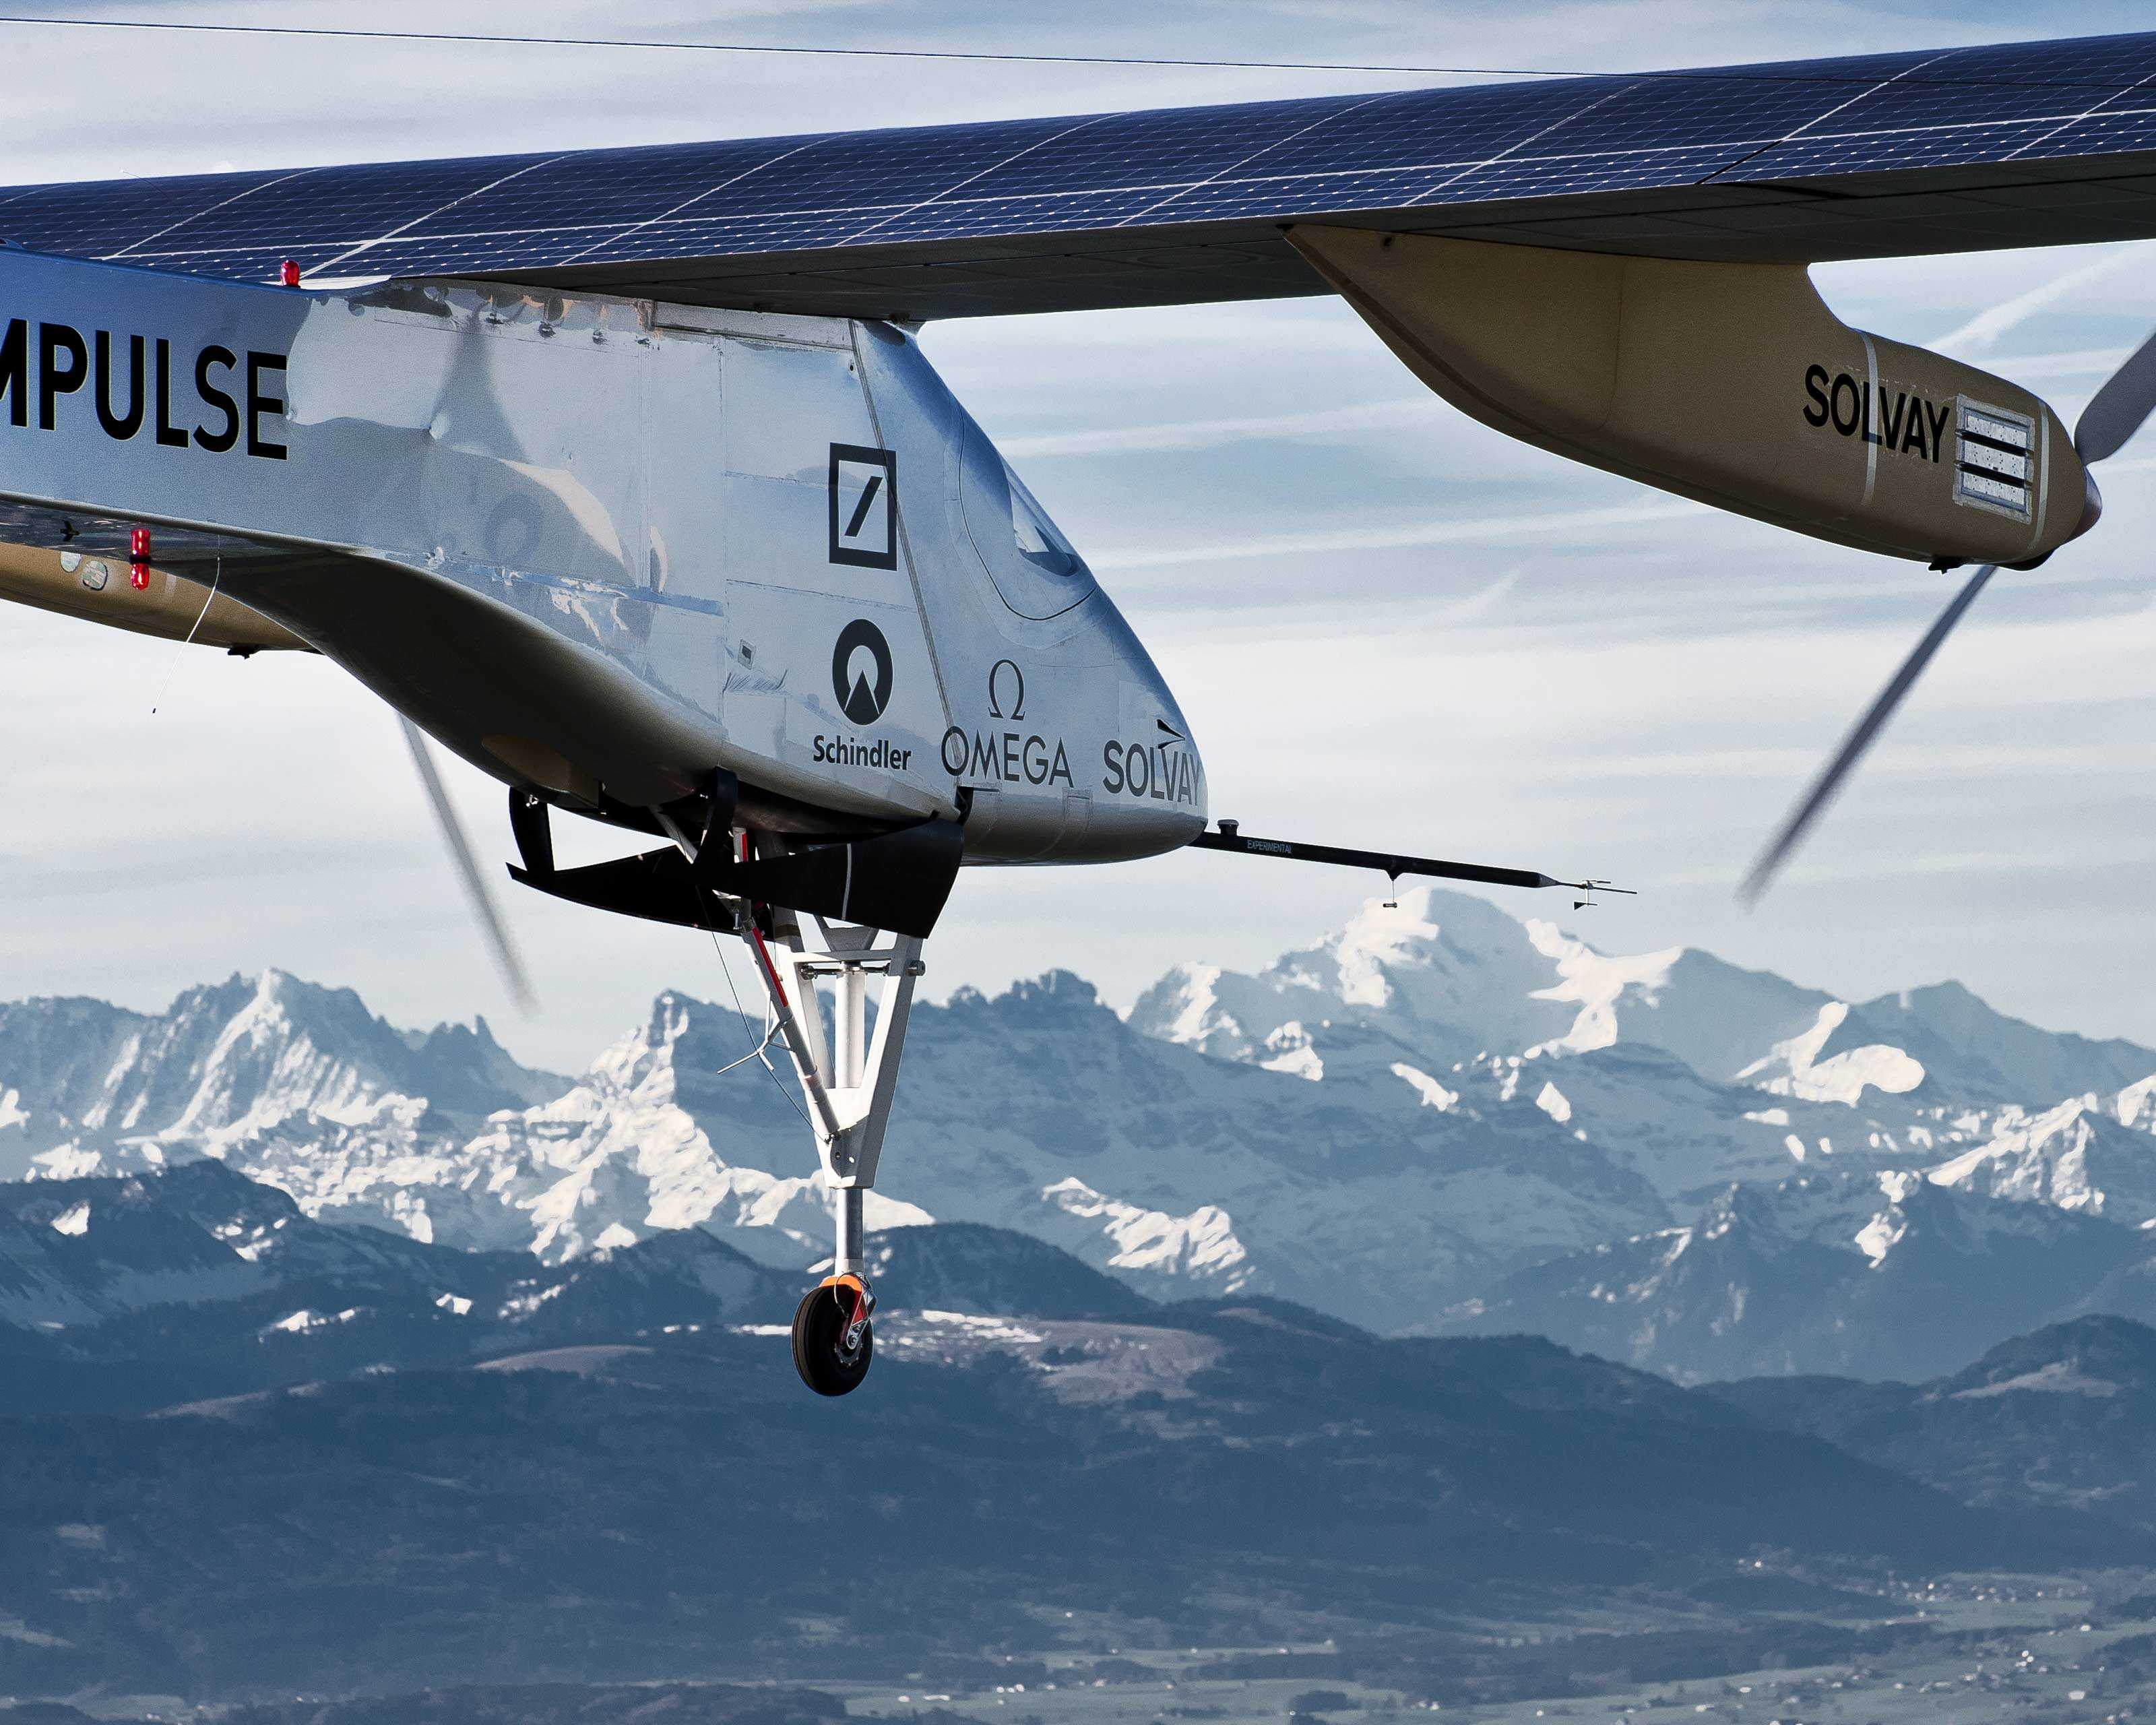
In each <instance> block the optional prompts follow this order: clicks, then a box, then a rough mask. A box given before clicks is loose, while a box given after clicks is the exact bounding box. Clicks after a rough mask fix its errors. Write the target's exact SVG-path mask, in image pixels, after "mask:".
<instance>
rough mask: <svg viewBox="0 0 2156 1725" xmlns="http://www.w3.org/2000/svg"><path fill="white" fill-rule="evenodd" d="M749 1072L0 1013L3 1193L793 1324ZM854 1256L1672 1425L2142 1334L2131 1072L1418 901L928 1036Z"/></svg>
mask: <svg viewBox="0 0 2156 1725" xmlns="http://www.w3.org/2000/svg"><path fill="white" fill-rule="evenodd" d="M759 1034H760V1029H759V1027H757V1026H754V1025H751V1024H744V1022H743V1021H742V1019H741V1018H740V1017H739V1016H738V1014H737V1013H736V1012H734V1011H733V1010H732V1009H730V1008H721V1007H718V1006H713V1005H711V1004H706V1003H704V1002H701V1001H699V1000H696V999H691V998H690V997H689V996H686V995H684V994H680V993H671V992H670V993H663V994H661V995H660V997H659V998H658V999H657V1000H656V1001H655V1002H654V1005H653V1008H652V1010H651V1013H650V1014H649V1017H648V1019H646V1020H645V1021H644V1023H643V1024H639V1025H638V1026H636V1027H634V1029H631V1030H630V1031H629V1034H626V1035H625V1036H624V1037H623V1038H622V1039H621V1040H619V1042H617V1043H616V1044H615V1045H613V1047H611V1048H609V1049H608V1050H604V1051H603V1052H602V1053H601V1054H600V1055H599V1056H598V1058H597V1059H596V1060H594V1061H593V1064H592V1065H591V1066H590V1067H589V1068H588V1070H585V1071H584V1072H583V1073H581V1074H577V1075H575V1076H560V1075H555V1074H551V1073H547V1072H542V1071H536V1070H531V1069H528V1068H526V1067H524V1066H522V1065H519V1064H518V1063H517V1062H516V1060H513V1059H512V1058H511V1056H510V1055H508V1054H507V1053H506V1051H505V1050H503V1049H502V1048H501V1047H500V1045H499V1044H498V1043H497V1042H496V1041H495V1039H494V1037H493V1036H492V1034H490V1031H489V1030H488V1029H487V1027H486V1025H485V1024H484V1023H483V1022H478V1023H475V1024H472V1025H470V1026H468V1027H466V1026H453V1025H445V1026H440V1027H438V1028H436V1029H434V1030H432V1031H429V1032H423V1033H422V1032H414V1031H408V1030H403V1029H397V1028H394V1027H393V1026H391V1025H388V1024H385V1023H383V1022H382V1020H380V1019H377V1018H376V1017H374V1016H373V1015H372V1014H370V1013H369V1012H368V1011H367V1009H366V1008H365V1006H364V1005H363V1004H362V1003H361V1002H360V1000H359V999H357V996H355V995H353V994H352V993H350V991H348V990H341V989H334V988H322V987H320V986H317V985H315V984H312V983H305V982H302V981H300V979H298V978H293V977H291V976H289V975H286V974H285V973H279V972H274V971H273V972H269V973H264V975H262V976H261V977H259V978H253V979H245V978H233V979H231V980H229V981H228V982H226V983H220V984H216V985H212V986H208V987H203V988H196V989H193V990H190V991H188V992H187V993H185V994H183V995H182V997H181V998H180V999H178V1000H177V1001H176V1002H175V1003H174V1004H173V1005H172V1007H171V1008H170V1009H168V1010H167V1011H166V1012H165V1013H162V1014H141V1013H133V1012H128V1011H125V1010H122V1009H119V1008H116V1007H113V1006H110V1005H107V1004H104V1003H101V1002H97V1001H91V1000H81V999H31V1000H24V1001H19V1002H15V1003H13V1004H7V1005H4V1006H0V1177H6V1178H13V1179H17V1180H23V1181H28V1182H30V1183H36V1184H46V1183H51V1182H54V1181H61V1182H64V1181H66V1180H68V1179H70V1178H90V1177H111V1176H115V1175H127V1174H138V1173H152V1172H154V1171H157V1170H158V1169H162V1168H174V1167H177V1166H179V1165H182V1164H186V1163H191V1162H194V1161H198V1160H204V1159H208V1160H213V1161H216V1162H220V1163H223V1164H224V1166H225V1167H227V1168H230V1169H233V1170H236V1171H239V1172H241V1173H244V1174H246V1175H247V1176H248V1177H249V1178H250V1179H252V1180H254V1181H256V1182H259V1183H263V1184H265V1185H267V1186H269V1187H272V1188H275V1189H278V1190H280V1191H282V1192H285V1193H287V1194H290V1197H291V1199H292V1200H293V1202H294V1204H295V1206H296V1212H295V1214H296V1216H297V1218H298V1219H302V1220H306V1221H311V1222H314V1223H318V1224H331V1225H332V1226H333V1227H334V1226H342V1225H345V1224H369V1225H371V1226H372V1227H373V1228H377V1229H380V1230H388V1231H390V1232H391V1233H393V1234H395V1235H403V1236H404V1237H405V1239H406V1240H408V1241H409V1242H411V1243H413V1244H417V1245H435V1246H439V1247H444V1248H453V1249H455V1250H457V1251H459V1252H460V1253H465V1254H468V1255H473V1257H474V1262H475V1264H479V1263H485V1264H496V1263H497V1261H498V1260H499V1262H500V1266H501V1267H500V1269H499V1275H500V1276H503V1277H508V1278H510V1279H511V1280H513V1279H514V1277H513V1276H511V1269H510V1268H509V1267H508V1260H507V1259H501V1258H500V1255H510V1258H513V1259H514V1260H515V1274H516V1275H519V1276H525V1277H527V1278H528V1277H531V1276H540V1275H542V1274H551V1273H565V1272H568V1271H572V1269H574V1268H575V1266H587V1267H589V1266H598V1265H602V1264H611V1263H613V1262H614V1261H616V1260H618V1259H619V1256H620V1255H621V1254H623V1253H624V1251H626V1250H627V1249H629V1248H630V1247H633V1246H640V1245H647V1244H649V1243H650V1242H652V1241H653V1240H660V1239H665V1238H668V1237H672V1236H677V1235H681V1234H682V1233H683V1232H684V1230H690V1231H693V1232H694V1233H696V1234H697V1235H702V1236H705V1237H707V1238H709V1239H711V1240H715V1241H718V1242H723V1243H724V1244H725V1245H726V1246H727V1247H729V1248H731V1256H730V1258H729V1260H728V1262H729V1265H730V1268H729V1270H728V1271H727V1274H729V1275H737V1276H738V1275H745V1274H747V1271H749V1270H758V1271H764V1272H768V1273H769V1274H771V1275H773V1276H776V1277H778V1279H779V1281H785V1280H786V1279H787V1278H788V1277H793V1278H796V1279H798V1275H799V1273H800V1272H801V1271H803V1270H804V1269H805V1268H806V1267H807V1266H809V1265H811V1264H812V1263H814V1261H816V1260H818V1259H819V1257H820V1256H822V1255H824V1253H825V1252H826V1251H827V1250H828V1247H827V1245H826V1244H825V1242H826V1240H827V1239H828V1235H829V1211H828V1208H827V1204H826V1198H825V1194H824V1192H823V1190H822V1189H821V1186H820V1183H819V1182H818V1181H817V1180H816V1179H814V1178H813V1177H812V1176H811V1175H810V1173H809V1172H808V1171H809V1169H810V1168H811V1167H812V1165H813V1164H812V1163H811V1161H810V1153H809V1148H808V1142H807V1135H806V1132H805V1130H804V1128H803V1124H802V1122H801V1119H800V1117H799V1116H798V1111H797V1098H796V1097H795V1096H793V1095H790V1094H789V1086H791V1079H790V1077H787V1078H785V1079H784V1081H783V1083H782V1082H778V1081H774V1076H773V1074H771V1073H768V1072H767V1071H766V1070H763V1069H762V1065H761V1063H760V1062H758V1061H757V1060H747V1063H746V1064H742V1061H743V1057H744V1055H747V1054H748V1053H749V1052H750V1050H752V1048H753V1047H754V1045H756V1042H757V1038H758V1036H759ZM728 1068H731V1070H724V1069H728ZM778 1071H779V1075H780V1076H783V1075H784V1067H783V1062H781V1063H779V1066H778ZM869 1222H870V1227H871V1228H872V1229H873V1230H876V1231H878V1232H879V1233H880V1235H882V1236H883V1238H884V1239H885V1240H887V1241H896V1240H899V1239H900V1238H901V1236H902V1234H903V1230H905V1229H906V1228H908V1227H919V1226H922V1225H925V1224H929V1223H931V1222H937V1223H961V1222H962V1223H970V1224H980V1225H982V1226H985V1227H988V1228H993V1229H997V1230H1006V1231H1008V1232H1010V1233H1015V1234H1021V1235H1029V1236H1032V1237H1033V1238H1034V1239H1037V1240H1041V1241H1043V1242H1045V1243H1047V1244H1049V1245H1055V1246H1057V1247H1060V1248H1061V1249H1063V1250H1065V1251H1067V1252H1068V1253H1070V1254H1071V1255H1074V1256H1075V1257H1076V1258H1077V1259H1078V1260H1081V1261H1082V1262H1083V1263H1084V1264H1085V1265H1086V1266H1091V1268H1092V1269H1093V1270H1095V1271H1100V1272H1101V1273H1102V1274H1103V1275H1105V1276H1109V1277H1112V1278H1114V1279H1116V1281H1119V1282H1121V1283H1122V1284H1123V1285H1124V1286H1127V1287H1128V1288H1131V1289H1133V1290H1136V1291H1138V1292H1140V1293H1142V1294H1144V1295H1146V1296H1149V1297H1152V1298H1158V1299H1167V1300H1171V1301H1173V1300H1179V1299H1185V1298H1188V1297H1192V1296H1204V1297H1215V1298H1217V1297H1224V1296H1268V1297H1273V1298H1280V1299H1286V1300H1291V1301H1295V1302H1296V1303H1298V1304H1300V1305H1302V1306H1305V1307H1309V1308H1312V1309H1313V1310H1316V1311H1318V1312H1325V1313H1327V1314H1329V1315H1330V1316H1332V1317H1335V1318H1338V1319H1342V1320H1345V1321H1347V1322H1352V1323H1353V1324H1355V1325H1357V1326H1358V1327H1363V1328H1367V1329H1370V1330H1373V1331H1375V1332H1381V1333H1418V1334H1431V1335H1437V1334H1457V1333H1486V1332H1501V1331H1506V1330H1532V1331H1536V1332H1540V1333H1542V1334H1543V1335H1546V1336H1548V1337H1553V1338H1554V1339H1556V1340H1558V1341H1560V1342H1562V1343H1565V1344H1567V1345H1568V1346H1573V1347H1577V1348H1584V1349H1588V1350H1590V1351H1594V1352H1596V1353H1602V1354H1604V1355H1605V1356H1607V1357H1609V1358H1614V1359H1620V1360H1623V1361H1625V1362H1626V1363H1630V1364H1633V1365H1635V1366H1640V1367H1644V1368H1651V1369H1654V1370H1657V1371H1661V1372H1663V1373H1667V1374H1670V1375H1672V1376H1675V1377H1677V1378H1681V1379H1684V1380H1687V1381H1699V1380H1703V1379H1707V1378H1730V1377H1740V1376H1752V1375H1758V1374H1760V1373H1781V1372H1835V1373H1851V1374H1854V1375H1858V1376H1896V1375H1899V1376H1914V1377H1925V1376H1929V1375H1933V1374H1934V1373H1938V1372H1943V1371H1946V1370H1949V1369H1952V1368H1955V1367H1957V1366H1958V1365H1959V1364H1960V1363H1963V1362H1964V1361H1965V1360H1967V1359H1968V1358H1970V1357H1972V1355H1974V1353H1978V1352H1980V1351H1981V1350H1982V1349H1983V1348H1985V1347H1988V1346H1989V1345H1991V1344H1992V1343H1995V1342H1999V1341H2000V1340H2003V1339H2004V1338H2005V1337H2008V1336H2010V1335H2013V1334H2016V1333H2019V1332H2024V1331H2026V1330H2029V1329H2030V1328H2033V1327H2038V1326H2040V1325H2042V1324H2045V1323H2048V1322H2058V1321H2062V1320H2065V1319H2068V1318H2071V1317H2075V1316H2076V1315H2078V1314H2080V1313H2083V1312H2118V1313H2121V1314H2123V1315H2128V1316H2137V1315H2138V1316H2156V1297H2152V1296H2150V1294H2149V1293H2148V1292H2147V1290H2148V1289H2150V1288H2152V1287H2156V1234H2151V1233H2148V1232H2145V1231H2144V1226H2145V1224H2151V1223H2156V1051H2152V1050H2148V1049H2143V1048H2140V1047H2138V1046H2136V1045H2133V1044H2130V1043H2127V1042H2123V1041H2117V1040H2112V1041H2096V1040H2090V1039H2087V1038H2084V1037H2081V1036H2077V1035H2073V1034H2065V1033H2057V1032H2052V1031H2048V1030H2045V1029H2039V1028H2037V1027H2035V1026H2033V1025H2030V1024H2024V1023H2021V1022H2020V1021H2017V1020H2015V1019H2011V1018H2009V1017H2006V1016H2005V1015H2004V1014H1999V1013H1997V1012H1995V1011H1994V1010H1993V1009H1990V1008H1989V1007H1988V1006H1986V1005H1985V1004H1984V1003H1983V1002H1981V1001H1980V1000H1979V999H1976V997H1975V996H1974V995H1973V994H1971V993H1969V992H1968V991H1967V990H1966V989H1963V988H1960V987H1959V986H1958V985H1956V984H1953V983H1944V984H1939V985H1937V986H1933V987H1928V988H1916V989H1912V990H1910V991H1907V992H1905V993H1895V994H1890V995H1885V996H1881V997H1880V998H1878V999H1872V1000H1868V1001H1851V1000H1845V999H1838V998H1836V997H1835V996H1832V995H1830V994H1828V993H1823V992H1820V991H1819V990H1816V989H1812V988H1804V987H1801V986H1799V985H1798V984H1795V983H1790V982H1788V981H1785V980H1784V979H1783V978H1779V977H1774V976H1772V975H1768V974H1765V973H1757V972H1751V971H1746V970H1743V969H1741V968H1737V967H1735V966H1732V965H1730V964H1728V963H1724V962H1723V961H1722V960H1720V959H1718V958H1716V957H1712V955H1710V954H1707V953H1704V952H1697V951H1691V950H1688V949H1671V950H1668V951H1664V952H1650V953H1645V954H1637V955H1629V956H1627V955H1616V956H1613V955H1609V954H1605V953H1603V952H1599V951H1598V950H1596V949H1595V948H1594V947H1590V946H1589V945H1588V944H1586V943H1585V942H1582V941H1581V940H1579V939H1578V938H1576V937H1573V936H1572V935H1570V934H1568V933H1566V932H1563V931H1562V930H1560V929H1559V928H1558V927H1556V926H1554V925H1553V924H1550V923H1548V922H1524V923H1523V922H1519V921H1517V920H1515V919H1514V918H1512V916H1508V915H1507V914H1506V913H1504V912H1503V911H1500V910H1498V909H1497V908H1496V907H1495V906H1492V905H1491V904H1490V903H1488V902H1487V901H1483V900H1481V899H1477V898H1474V897H1471V896H1465V895H1460V894H1455V893H1450V892H1445V891H1438V890H1435V889H1429V890H1423V891H1412V892H1406V893H1403V894H1402V895H1401V896H1400V899H1399V905H1398V906H1397V908H1388V907H1385V906H1379V905H1377V904H1375V903H1373V904H1371V905H1370V906H1367V907H1366V908H1365V909H1364V911H1363V912H1362V913H1361V914H1360V915H1358V916H1356V917H1355V918H1354V919H1353V921H1351V922H1349V923H1348V924H1347V926H1346V927H1344V928H1342V929H1341V930H1339V931H1338V932H1336V933H1334V934H1332V935H1331V936H1329V937H1327V938H1325V939H1323V940H1322V941H1320V942H1317V943H1315V944H1313V945H1312V946H1310V947H1305V948H1303V949H1301V950H1298V951H1296V952H1290V953H1288V954H1286V955H1285V956H1284V957H1281V959H1280V960H1278V961H1277V962H1276V963H1274V964H1272V965H1271V966H1270V967H1268V968H1265V969H1264V970H1262V971H1260V972H1257V973H1251V974H1241V973H1231V972H1227V971H1224V970H1221V969H1219V968H1213V967H1207V966H1202V965H1185V966H1183V967H1180V968H1178V969H1176V970H1173V971H1172V972H1170V973H1168V975H1167V976H1165V977H1164V978H1162V980H1161V981H1160V982H1159V983H1157V984H1156V985H1155V986H1154V987H1152V988H1151V989H1149V990H1147V992H1146V993H1145V994H1144V995H1143V996H1142V998H1141V999H1139V1000H1138V1001H1137V1004H1136V1005H1135V1007H1134V1008H1133V1009H1132V1011H1131V1012H1130V1013H1129V1014H1127V1015H1122V1016H1119V1015H1118V1014H1116V1013H1114V1012H1112V1011H1111V1010H1110V1009H1108V1008H1107V1007H1106V1005H1104V1004H1102V1003H1101V1000H1100V999H1098V998H1097V996H1096V994H1095V993H1094V991H1093V990H1092V989H1091V987H1090V986H1089V985H1088V984H1086V983H1084V982H1083V981H1082V980H1081V979H1079V978H1076V977H1074V976H1072V975H1070V974H1069V973H1052V974H1050V975H1049V976H1046V977H1044V978H1039V980H1037V981H1034V982H1030V983H1020V984H1019V985H1017V986H1015V987H1014V988H1011V989H1009V990H1008V991H1007V992H1005V993H1003V994H1001V995H998V996H997V997H995V998H993V999H990V998H988V997H985V996H983V995H982V994H980V993H975V992H973V991H970V990H960V991H959V992H958V993H956V994H954V995H953V996H952V998H951V999H949V1000H948V1001H947V1003H945V1004H942V1005H924V1006H921V1007H919V1008H917V1009H916V1016H915V1019H914V1024H913V1026H912V1029H911V1034H910V1036H909V1040H908V1044H907V1059H906V1069H905V1072H904V1076H902V1078H901V1087H900V1092H899V1107H898V1113H897V1117H896V1121H895V1123H894V1125H893V1127H892V1129H891V1135H890V1139H889V1142H888V1146H887V1148H886V1150H885V1157H884V1162H883V1176H882V1184H881V1188H880V1190H879V1191H878V1192H877V1193H875V1194H872V1195H871V1199H870V1209H869ZM290 1225H294V1224H291V1223H289V1222H288V1226H290ZM696 1250H698V1251H699V1252H701V1247H699V1248H696ZM894 1250H895V1249H894ZM736 1259H737V1260H740V1261H739V1263H735V1262H734V1261H733V1260H736ZM901 1261H902V1258H901V1257H898V1256H895V1257H894V1259H893V1263H894V1266H895V1271H896V1266H897V1265H899V1264H900V1263H901ZM700 1262H701V1260H700ZM477 1273H478V1272H477V1271H474V1274H475V1275H476V1274H477ZM489 1273H490V1274H493V1273H495V1272H493V1271H490V1272H489ZM697 1273H698V1274H706V1273H715V1272H710V1271H709V1266H701V1267H700V1268H699V1270H698V1271H697ZM506 1285H507V1284H506V1281H505V1282H504V1283H503V1284H502V1286H506ZM788 1285H792V1284H790V1283H789V1284H788ZM489 1286H490V1288H491V1287H492V1286H493V1285H492V1284H490V1285H489ZM115 1297H117V1296H115ZM459 1297H460V1298H463V1297H472V1298H479V1297H480V1296H476V1295H469V1296H468V1295H465V1294H462V1293H460V1294H459ZM485 1297H486V1298H489V1299H491V1298H493V1297H495V1296H494V1293H493V1292H489V1293H488V1294H486V1296H485ZM565 1297H567V1296H566V1295H557V1296H550V1298H555V1299H558V1298H565ZM886 1297H887V1298H890V1299H893V1300H899V1301H903V1300H904V1299H905V1296H904V1294H903V1291H902V1290H901V1289H900V1288H898V1287H897V1286H893V1287H891V1288H890V1289H889V1290H886ZM26 1309H27V1308H26ZM1912 1312H1913V1313H1917V1314H1921V1321H1918V1322H1912V1321H1910V1318H1909V1314H1911V1313H1912ZM49 1321H58V1322H71V1321H73V1320H71V1319H69V1318H66V1317H59V1318H55V1319H52V1320H49Z"/></svg>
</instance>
